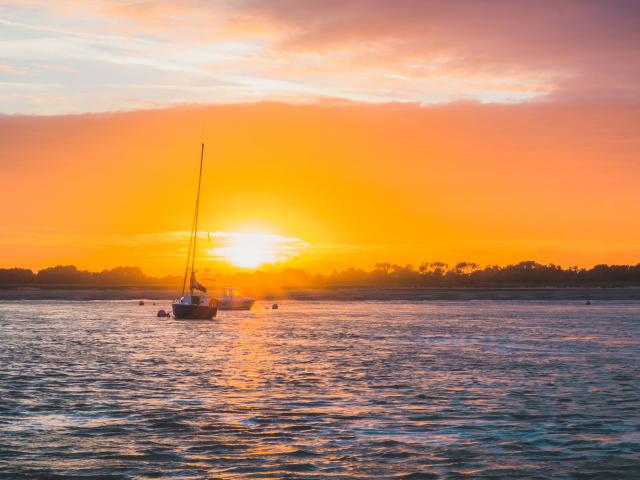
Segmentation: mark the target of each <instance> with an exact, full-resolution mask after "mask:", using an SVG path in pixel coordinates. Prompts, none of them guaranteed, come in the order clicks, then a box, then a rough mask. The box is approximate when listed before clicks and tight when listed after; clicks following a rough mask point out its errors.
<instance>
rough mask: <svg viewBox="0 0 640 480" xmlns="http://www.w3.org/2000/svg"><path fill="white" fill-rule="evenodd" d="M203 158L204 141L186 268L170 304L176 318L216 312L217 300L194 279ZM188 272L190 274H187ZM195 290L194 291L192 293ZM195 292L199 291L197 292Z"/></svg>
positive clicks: (203, 316) (208, 317)
mask: <svg viewBox="0 0 640 480" xmlns="http://www.w3.org/2000/svg"><path fill="white" fill-rule="evenodd" d="M203 159H204V143H203V144H202V150H201V151H200V173H199V175H198V193H197V195H196V209H195V212H194V214H193V223H192V225H191V236H190V237H189V253H188V254H187V268H186V270H185V272H184V280H183V282H182V293H181V295H180V298H179V299H177V300H175V301H174V302H173V303H172V304H171V309H172V310H173V318H176V319H178V320H211V319H212V318H213V317H215V316H216V314H217V313H218V301H217V300H216V299H215V298H213V297H210V296H208V295H207V288H206V287H205V286H204V285H202V284H200V283H199V282H198V280H196V270H195V265H196V252H197V250H196V243H197V240H198V214H199V213H200V212H199V207H200V185H201V184H202V161H203ZM189 272H191V275H190V276H189ZM187 278H189V294H188V295H185V291H186V286H187ZM194 292H196V293H194ZM197 292H201V294H200V293H197Z"/></svg>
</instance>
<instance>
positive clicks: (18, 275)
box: [0, 268, 36, 285]
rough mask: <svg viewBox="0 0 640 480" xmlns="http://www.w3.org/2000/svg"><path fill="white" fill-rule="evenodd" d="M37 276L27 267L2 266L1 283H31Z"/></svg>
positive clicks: (0, 272) (0, 270)
mask: <svg viewBox="0 0 640 480" xmlns="http://www.w3.org/2000/svg"><path fill="white" fill-rule="evenodd" d="M35 278H36V276H35V275H34V273H33V272H32V271H31V270H29V269H26V268H0V285H29V284H31V283H33V281H34V280H35Z"/></svg>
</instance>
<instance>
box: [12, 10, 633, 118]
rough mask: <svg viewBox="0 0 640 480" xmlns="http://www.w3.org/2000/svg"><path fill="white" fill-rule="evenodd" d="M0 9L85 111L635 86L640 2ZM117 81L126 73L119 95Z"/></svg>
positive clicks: (530, 96)
mask: <svg viewBox="0 0 640 480" xmlns="http://www.w3.org/2000/svg"><path fill="white" fill-rule="evenodd" d="M25 5H26V6H25ZM0 13H2V15H0V16H3V17H5V18H4V19H3V20H2V22H3V25H4V26H5V27H6V30H5V32H4V33H3V34H2V36H4V37H7V38H4V41H5V45H7V46H8V47H10V48H9V51H10V54H11V55H12V56H13V57H15V58H27V59H30V60H32V61H38V62H40V63H48V64H52V63H53V64H55V65H60V66H62V67H63V68H69V69H73V70H76V71H77V72H78V73H77V75H76V76H75V78H70V79H67V80H66V82H67V83H65V85H64V87H65V88H61V92H59V93H60V94H61V95H67V96H69V97H71V96H73V95H74V93H73V90H74V88H72V86H73V87H76V88H77V85H82V86H83V87H82V89H83V90H85V91H83V92H79V93H82V94H85V96H86V97H91V95H94V96H95V97H96V98H97V99H98V100H96V102H93V104H92V103H91V102H89V104H87V105H86V106H85V108H86V110H89V111H92V110H93V111H95V110H98V109H104V108H105V107H104V105H105V104H106V105H108V104H109V102H110V101H111V102H112V104H113V106H114V107H113V109H122V108H138V107H139V106H140V105H147V104H164V105H168V104H172V103H180V102H197V101H200V102H212V103H221V102H246V101H255V100H264V99H268V100H285V101H293V102H296V101H300V100H303V101H307V100H308V99H311V98H322V97H325V98H344V99H349V100H355V101H364V102H394V101H409V102H417V103H421V104H433V103H447V102H455V101H460V100H476V101H480V102H493V103H515V102H530V101H534V100H541V99H544V100H547V101H561V100H563V101H594V100H597V101H637V100H638V99H640V86H638V85H640V84H639V83H638V82H637V78H638V77H639V76H640V57H639V56H638V55H637V52H636V47H635V46H636V45H638V44H640V29H638V28H637V25H638V23H639V21H640V5H639V4H638V3H637V2H633V1H626V0H616V1H611V2H602V1H591V0H567V1H564V2H555V1H550V0H541V1H538V2H530V1H522V0H500V1H496V0H494V1H485V2H478V1H471V0H460V1H456V2H445V1H433V0H396V1H393V2H391V1H388V0H351V1H349V2H344V1H338V0H321V1H320V0H308V1H303V0H272V1H269V2H265V1H258V0H244V1H242V2H229V1H226V0H215V1H201V0H185V1H183V2H173V1H171V2H169V1H166V0H160V1H155V2H129V1H117V0H110V1H96V2H82V3H77V2H75V1H71V0H67V1H62V2H55V4H51V3H44V2H41V3H39V2H37V1H30V2H27V3H25V4H24V5H23V4H20V3H15V4H14V5H13V6H12V7H11V8H8V7H5V9H4V11H3V10H0ZM27 14H28V15H27ZM22 18H29V19H30V20H29V23H25V22H23V21H22V20H21V19H22ZM5 50H6V48H5ZM96 66H97V68H96ZM20 68H22V66H20ZM89 70H92V71H98V72H100V75H91V74H90V72H89ZM67 73H68V72H67ZM118 76H125V77H128V78H126V79H124V80H120V81H118V80H117V78H116V77H118ZM159 76H160V78H158V77H159ZM103 79H104V83H103ZM40 81H41V83H44V80H42V79H41V80H40ZM144 83H148V84H149V85H152V86H153V87H152V88H150V89H146V90H147V91H145V92H143V90H145V89H143V88H141V87H140V85H142V84H144ZM114 84H120V85H127V84H128V85H136V87H135V88H131V89H130V93H129V94H128V95H123V94H122V91H121V90H122V88H121V87H119V90H120V91H117V92H116V91H111V85H114ZM163 84H166V85H167V87H166V88H165V89H164V90H174V91H176V94H168V93H167V92H166V91H164V92H163V88H161V85H163ZM202 85H207V86H208V88H205V89H204V90H205V91H202V90H203V89H202V88H199V87H200V86H202ZM191 86H197V87H198V88H196V89H192V90H191V91H189V87H191ZM149 90H155V92H150V91H149ZM100 98H102V100H100ZM56 112H58V113H64V112H60V111H56ZM56 112H51V111H48V112H38V111H33V112H30V113H56Z"/></svg>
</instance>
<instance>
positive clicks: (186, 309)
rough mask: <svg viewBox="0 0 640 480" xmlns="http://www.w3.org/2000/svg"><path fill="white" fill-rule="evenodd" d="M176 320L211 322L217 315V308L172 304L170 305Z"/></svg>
mask: <svg viewBox="0 0 640 480" xmlns="http://www.w3.org/2000/svg"><path fill="white" fill-rule="evenodd" d="M171 309H172V310H173V318H175V319H176V320H211V319H212V318H213V317H215V316H216V314H217V313H218V307H217V306H215V305H214V306H209V305H189V304H180V303H174V304H172V305H171Z"/></svg>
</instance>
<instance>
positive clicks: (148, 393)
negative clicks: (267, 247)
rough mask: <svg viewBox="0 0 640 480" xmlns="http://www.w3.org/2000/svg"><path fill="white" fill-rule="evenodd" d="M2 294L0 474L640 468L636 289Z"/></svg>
mask: <svg viewBox="0 0 640 480" xmlns="http://www.w3.org/2000/svg"><path fill="white" fill-rule="evenodd" d="M160 307H166V305H164V304H160V303H159V304H158V305H156V306H154V305H151V304H150V302H148V303H147V305H146V306H144V307H139V306H138V305H137V304H136V302H131V301H126V302H113V301H111V302H62V301H57V302H36V301H34V302H27V303H24V302H2V303H0V332H1V339H0V340H1V341H0V478H3V479H5V478H74V477H75V478H118V479H119V478H172V477H175V478H180V479H189V478H198V479H199V478H410V479H430V478H504V479H514V478H553V479H562V478H571V479H573V478H576V479H583V478H611V479H613V478H616V479H620V478H639V477H638V475H640V409H639V407H640V375H639V374H640V303H624V302H603V303H597V304H594V305H591V306H585V305H582V304H581V303H575V302H573V303H569V302H543V301H540V302H508V301H502V302H491V301H467V302H424V303H410V302H398V303H393V302H385V303H375V302H354V303H349V302H342V303H340V302H334V303H324V302H306V303H304V302H283V303H281V304H280V307H281V308H280V309H279V310H265V309H264V305H258V308H257V309H256V310H255V311H253V312H229V313H227V312H222V313H221V316H220V318H219V320H218V321H216V322H179V321H173V320H169V321H167V320H162V319H157V318H155V312H156V311H157V309H159V308H160Z"/></svg>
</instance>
